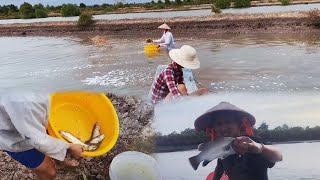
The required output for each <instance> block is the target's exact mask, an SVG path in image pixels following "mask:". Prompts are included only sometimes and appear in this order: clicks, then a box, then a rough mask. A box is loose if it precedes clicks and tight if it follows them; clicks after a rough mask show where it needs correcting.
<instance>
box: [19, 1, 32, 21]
mask: <svg viewBox="0 0 320 180" xmlns="http://www.w3.org/2000/svg"><path fill="white" fill-rule="evenodd" d="M20 16H21V18H22V19H31V18H35V14H34V9H33V7H32V5H31V4H29V3H27V2H25V3H23V4H21V6H20Z"/></svg>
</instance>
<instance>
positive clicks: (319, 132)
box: [156, 123, 320, 147]
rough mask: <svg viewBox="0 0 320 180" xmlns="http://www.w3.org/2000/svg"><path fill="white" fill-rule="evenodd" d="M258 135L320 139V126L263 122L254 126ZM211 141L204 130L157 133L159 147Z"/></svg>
mask: <svg viewBox="0 0 320 180" xmlns="http://www.w3.org/2000/svg"><path fill="white" fill-rule="evenodd" d="M254 134H255V136H256V137H260V138H262V139H263V141H266V142H273V143H276V142H288V141H307V140H320V126H315V127H309V126H307V127H305V128H303V127H298V126H296V127H289V126H288V125H286V124H284V125H283V126H278V127H276V128H274V129H269V126H268V124H266V123H262V124H261V125H260V126H259V127H258V128H254ZM208 141H210V136H208V135H207V134H205V133H203V132H200V133H199V132H196V131H195V129H185V130H184V131H182V132H180V133H177V132H173V133H171V134H169V135H161V134H159V133H158V134H157V135H156V145H157V147H165V146H190V145H198V144H200V143H203V142H208Z"/></svg>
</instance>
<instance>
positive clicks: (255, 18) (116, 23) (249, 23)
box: [0, 12, 320, 37]
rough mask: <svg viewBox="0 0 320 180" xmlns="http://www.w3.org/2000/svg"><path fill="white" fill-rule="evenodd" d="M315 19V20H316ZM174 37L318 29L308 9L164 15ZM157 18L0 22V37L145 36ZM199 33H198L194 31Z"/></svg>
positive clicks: (154, 31) (153, 29)
mask: <svg viewBox="0 0 320 180" xmlns="http://www.w3.org/2000/svg"><path fill="white" fill-rule="evenodd" d="M316 20H318V19H316ZM166 22H167V23H168V24H169V25H170V26H171V27H172V31H173V33H174V34H175V36H190V35H192V36H193V37H199V36H204V35H205V36H207V35H209V34H224V33H229V34H230V33H231V34H245V33H287V32H293V33H306V32H319V33H320V29H319V28H316V26H315V23H316V22H315V20H314V19H312V18H310V15H309V13H308V12H285V13H263V14H221V15H210V16H199V17H176V18H168V19H167V20H166ZM161 23H163V19H160V18H150V19H148V18H141V19H124V20H97V21H96V23H95V24H94V25H91V26H89V27H85V28H83V27H79V26H78V25H77V23H76V22H41V23H25V24H3V25H0V36H21V35H26V36H29V35H31V36H60V35H65V36H70V35H73V36H76V35H82V34H85V35H86V34H94V33H96V34H100V35H107V36H112V35H114V36H123V35H125V36H127V37H129V36H134V37H135V36H137V35H139V36H141V33H143V34H145V35H146V36H150V35H155V34H159V30H158V29H157V27H158V26H159V24H161ZM194 32H199V33H194ZM200 32H201V33H200Z"/></svg>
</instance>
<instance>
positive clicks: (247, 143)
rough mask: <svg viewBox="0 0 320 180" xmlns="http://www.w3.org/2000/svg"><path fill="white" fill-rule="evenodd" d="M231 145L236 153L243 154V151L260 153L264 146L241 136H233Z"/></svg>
mask: <svg viewBox="0 0 320 180" xmlns="http://www.w3.org/2000/svg"><path fill="white" fill-rule="evenodd" d="M232 147H233V149H234V150H235V151H236V152H237V153H238V154H240V155H244V154H245V153H256V154H259V153H262V151H263V147H264V146H263V145H262V144H260V143H257V142H255V141H253V140H252V139H250V138H249V137H245V136H241V137H237V138H235V140H234V141H233V144H232Z"/></svg>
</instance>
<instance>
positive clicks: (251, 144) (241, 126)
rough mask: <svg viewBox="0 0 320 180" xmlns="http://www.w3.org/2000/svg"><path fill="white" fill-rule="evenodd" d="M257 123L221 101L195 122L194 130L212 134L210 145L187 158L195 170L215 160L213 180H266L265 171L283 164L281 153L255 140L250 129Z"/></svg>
mask: <svg viewBox="0 0 320 180" xmlns="http://www.w3.org/2000/svg"><path fill="white" fill-rule="evenodd" d="M255 122H256V120H255V118H254V116H253V115H251V114H250V113H248V112H246V111H244V110H242V109H240V108H238V107H236V106H234V105H232V104H230V103H227V102H221V103H220V104H218V105H217V106H214V107H213V108H212V109H210V110H208V111H207V112H206V113H204V114H203V115H201V116H200V117H198V118H197V119H196V121H195V128H196V129H197V130H204V131H206V132H209V133H210V134H211V139H212V141H211V142H208V143H205V144H200V145H199V147H198V149H199V150H200V151H201V152H200V153H199V154H198V155H197V156H194V157H191V158H189V161H190V164H191V165H192V167H193V168H194V169H195V170H196V169H197V168H198V166H199V164H200V162H202V161H203V166H206V165H207V164H208V163H210V162H211V161H212V160H214V159H216V158H218V162H217V166H216V168H215V171H214V175H213V178H212V179H213V180H219V179H220V178H221V177H223V176H224V177H225V175H226V176H227V177H228V178H229V179H230V180H267V179H268V175H267V169H268V168H272V167H273V166H274V165H275V163H276V162H278V161H282V158H283V157H282V153H281V152H280V151H279V150H278V149H277V148H275V147H274V146H272V145H266V144H264V143H262V142H261V140H259V139H258V138H257V137H254V134H253V130H252V126H253V125H254V124H255Z"/></svg>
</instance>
